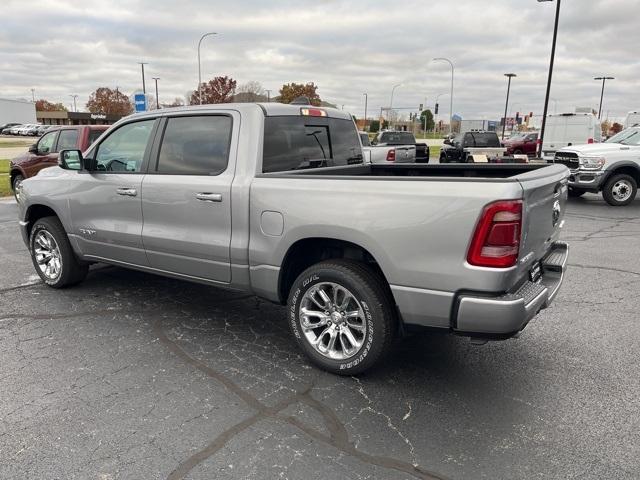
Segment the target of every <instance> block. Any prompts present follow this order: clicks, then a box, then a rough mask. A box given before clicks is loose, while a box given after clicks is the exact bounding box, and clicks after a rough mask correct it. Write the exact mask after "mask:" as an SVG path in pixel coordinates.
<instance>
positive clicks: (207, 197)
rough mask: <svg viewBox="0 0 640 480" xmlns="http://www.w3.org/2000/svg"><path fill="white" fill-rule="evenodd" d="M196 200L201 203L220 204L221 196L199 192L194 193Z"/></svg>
mask: <svg viewBox="0 0 640 480" xmlns="http://www.w3.org/2000/svg"><path fill="white" fill-rule="evenodd" d="M196 198H197V199H198V200H201V201H203V202H221V201H222V194H220V193H210V192H200V193H196Z"/></svg>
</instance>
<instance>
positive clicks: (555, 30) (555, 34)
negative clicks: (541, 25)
mask: <svg viewBox="0 0 640 480" xmlns="http://www.w3.org/2000/svg"><path fill="white" fill-rule="evenodd" d="M549 1H553V0H538V2H540V3H542V2H549ZM559 23H560V0H556V20H555V24H554V26H553V41H552V43H551V60H550V62H549V75H548V77H547V94H546V95H545V98H544V112H543V113H542V128H541V129H540V139H539V140H538V142H540V146H539V148H538V156H539V157H540V158H542V145H543V142H544V131H545V129H546V127H547V112H548V111H549V95H550V94H551V79H552V77H553V62H554V60H555V58H556V42H557V40H558V24H559Z"/></svg>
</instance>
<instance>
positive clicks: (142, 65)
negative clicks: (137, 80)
mask: <svg viewBox="0 0 640 480" xmlns="http://www.w3.org/2000/svg"><path fill="white" fill-rule="evenodd" d="M138 63H139V64H140V66H141V67H142V93H144V94H145V95H146V94H147V87H146V85H145V83H144V66H145V65H147V63H146V62H138ZM145 102H146V100H145Z"/></svg>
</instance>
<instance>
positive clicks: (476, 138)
mask: <svg viewBox="0 0 640 480" xmlns="http://www.w3.org/2000/svg"><path fill="white" fill-rule="evenodd" d="M505 151H506V148H504V147H503V146H502V145H501V143H500V139H499V138H498V134H497V133H496V132H464V133H459V134H458V135H456V136H455V137H453V140H449V139H445V141H444V144H443V145H442V149H441V150H440V163H468V162H473V158H474V155H478V156H480V155H482V156H486V157H487V158H498V157H502V156H503V155H504V153H505Z"/></svg>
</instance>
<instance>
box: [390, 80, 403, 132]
mask: <svg viewBox="0 0 640 480" xmlns="http://www.w3.org/2000/svg"><path fill="white" fill-rule="evenodd" d="M400 86H402V84H401V83H398V84H397V85H394V86H393V88H392V89H391V102H390V104H389V116H390V117H391V116H392V115H393V94H394V92H395V91H396V88H398V87H400ZM389 126H390V127H392V126H393V125H392V123H391V122H389Z"/></svg>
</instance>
